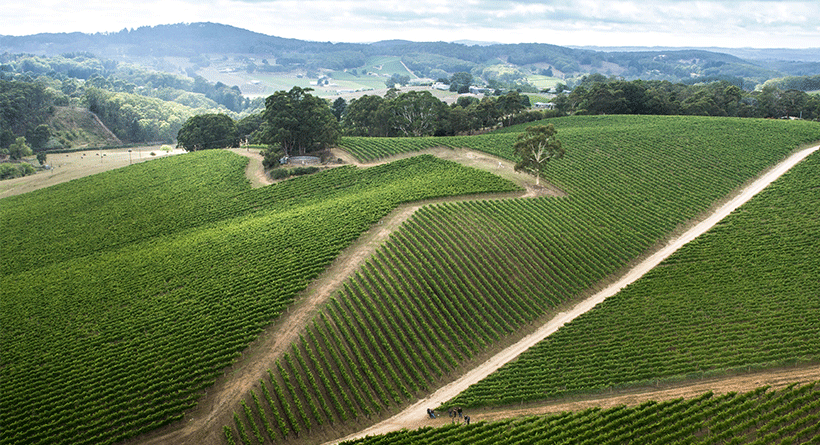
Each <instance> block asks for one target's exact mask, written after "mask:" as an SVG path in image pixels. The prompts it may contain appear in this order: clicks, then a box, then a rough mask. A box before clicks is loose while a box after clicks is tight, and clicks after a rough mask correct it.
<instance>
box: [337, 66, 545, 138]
mask: <svg viewBox="0 0 820 445" xmlns="http://www.w3.org/2000/svg"><path fill="white" fill-rule="evenodd" d="M465 74H466V73H465ZM453 83H455V82H453ZM453 83H451V85H452V84H453ZM455 84H456V85H460V84H458V83H455ZM529 106H530V100H529V97H528V96H526V95H522V94H520V93H518V92H516V91H513V92H510V93H507V94H505V95H501V96H487V97H484V98H483V99H478V98H476V97H472V96H462V97H460V98H458V100H457V101H456V102H455V103H454V104H452V105H451V106H448V105H447V104H445V103H444V102H442V101H441V100H439V99H438V98H436V97H435V96H433V95H432V94H431V93H430V92H429V91H408V92H405V93H398V92H397V91H395V90H390V91H388V92H387V94H386V95H385V96H384V97H382V96H375V95H366V96H362V97H360V98H358V99H353V100H351V101H350V103H349V104H346V105H344V104H340V103H339V100H338V99H337V102H335V103H334V109H335V110H339V109H342V110H343V111H342V112H341V113H337V115H338V116H340V120H341V123H342V129H343V131H344V133H345V134H347V135H351V136H393V137H396V136H446V135H456V134H466V133H471V132H477V131H480V130H483V129H487V128H493V127H496V126H497V125H502V126H508V125H513V124H516V123H521V122H527V121H533V120H538V119H543V118H545V117H549V116H548V115H547V114H546V113H544V112H539V111H529V112H527V111H525V110H526V109H527V108H529Z"/></svg>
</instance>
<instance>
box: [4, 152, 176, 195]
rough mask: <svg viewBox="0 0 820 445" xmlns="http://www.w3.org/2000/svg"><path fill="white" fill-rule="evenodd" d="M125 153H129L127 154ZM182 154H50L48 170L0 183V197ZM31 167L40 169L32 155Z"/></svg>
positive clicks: (47, 160)
mask: <svg viewBox="0 0 820 445" xmlns="http://www.w3.org/2000/svg"><path fill="white" fill-rule="evenodd" d="M128 150H131V151H130V152H129V151H128ZM184 152H185V151H184V150H182V149H175V148H172V149H170V150H165V149H163V146H159V145H155V146H144V147H133V148H130V149H128V148H117V149H106V150H78V151H73V152H69V153H49V154H47V156H46V164H47V165H49V166H50V167H51V168H50V169H48V170H46V169H42V170H39V171H38V172H37V173H36V174H34V175H31V176H24V177H22V178H15V179H10V180H6V181H0V198H5V197H7V196H14V195H20V194H23V193H28V192H30V191H33V190H38V189H41V188H44V187H50V186H52V185H56V184H59V183H62V182H66V181H70V180H72V179H78V178H82V177H85V176H89V175H93V174H97V173H102V172H105V171H108V170H113V169H117V168H122V167H126V166H128V165H131V164H137V163H140V162H145V161H150V160H152V159H158V158H161V157H165V156H168V155H178V154H182V153H184ZM27 162H29V163H30V164H31V165H36V166H39V164H38V163H37V160H36V159H35V158H34V157H33V156H32V157H31V158H29V159H27Z"/></svg>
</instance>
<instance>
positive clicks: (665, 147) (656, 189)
mask: <svg viewBox="0 0 820 445" xmlns="http://www.w3.org/2000/svg"><path fill="white" fill-rule="evenodd" d="M578 119H579V122H575V120H574V119H566V120H561V119H559V120H556V121H555V122H556V127H557V128H558V129H559V137H560V138H561V140H562V142H563V144H564V146H565V147H567V155H566V157H565V159H563V160H562V161H561V162H556V163H554V164H552V165H551V166H550V169H549V172H548V174H547V180H549V181H550V182H552V183H553V184H556V185H558V186H559V187H560V188H561V189H563V190H565V191H567V192H568V194H569V195H568V196H567V197H565V198H536V199H511V200H489V201H473V202H462V203H447V204H437V205H433V206H427V207H423V208H422V209H421V210H420V211H418V212H417V213H416V214H415V215H414V216H413V217H412V218H411V219H410V220H408V221H407V222H405V223H404V224H403V225H402V227H401V228H400V229H399V230H398V231H397V232H396V233H394V234H393V235H392V236H391V238H390V239H389V241H387V242H386V243H385V244H384V245H383V246H382V247H381V248H380V249H379V250H378V251H377V252H376V253H375V254H374V255H373V256H372V257H371V258H370V259H369V260H368V261H367V263H366V264H365V265H364V266H363V267H362V268H361V269H360V270H359V271H358V272H356V273H355V274H354V276H353V277H351V278H350V279H349V280H348V281H347V282H346V284H345V285H344V287H343V289H342V290H341V291H340V292H339V293H338V294H337V295H336V296H335V298H334V299H333V301H332V302H331V303H330V304H328V306H327V307H325V308H324V310H323V311H322V313H321V314H320V315H319V316H317V318H316V319H315V320H314V321H313V323H312V324H310V325H309V326H307V328H306V331H305V333H304V335H303V339H302V341H300V342H298V343H297V344H294V345H292V348H291V349H292V351H293V352H292V354H289V356H288V357H287V359H286V360H285V361H284V362H283V361H281V360H280V362H279V363H278V364H271V368H270V372H269V373H268V375H266V376H264V378H263V379H262V380H261V381H260V383H259V386H258V387H257V388H256V389H254V390H253V391H252V392H251V393H249V394H248V395H247V396H246V397H245V403H246V404H247V405H248V406H254V405H253V404H252V401H253V400H255V399H256V398H262V397H261V395H262V394H264V395H265V396H267V395H270V396H271V397H270V398H269V399H268V398H267V397H265V398H266V399H267V401H268V404H267V405H265V404H264V403H263V404H261V406H258V407H257V408H258V409H256V410H253V409H251V410H250V411H251V412H250V413H248V412H244V411H245V410H244V409H243V408H241V406H240V405H237V410H236V412H237V416H236V418H235V422H234V425H229V426H226V428H228V430H229V431H230V433H228V435H229V436H230V437H234V436H236V435H237V434H240V433H241V431H243V430H244V431H255V430H259V431H265V427H264V426H265V425H268V424H269V425H276V424H277V423H278V424H279V426H280V428H279V429H278V430H276V429H274V431H273V432H274V434H272V435H268V436H267V437H262V439H264V442H267V441H278V440H281V439H282V438H284V437H289V436H293V435H297V434H300V435H301V436H300V437H304V436H305V435H308V436H309V435H310V431H311V430H314V429H320V428H321V426H322V425H325V424H331V423H332V424H334V425H335V428H336V429H337V430H339V428H345V427H344V425H347V429H346V430H352V429H353V428H354V427H353V426H351V424H353V423H355V422H354V420H355V419H360V418H361V417H364V418H371V417H373V416H380V415H382V414H381V413H383V412H384V413H387V412H393V410H394V409H396V408H397V407H399V406H402V405H405V404H407V403H409V401H411V400H414V399H415V398H417V397H420V396H422V395H423V394H425V393H426V392H427V391H429V390H431V389H433V388H434V387H435V386H434V385H435V384H437V383H441V382H443V381H446V380H447V379H448V378H452V376H453V375H454V374H455V373H456V372H457V371H458V370H459V369H460V368H459V367H460V366H462V365H463V364H464V363H465V362H467V361H468V360H470V359H471V358H473V357H476V356H477V355H478V354H480V353H482V352H483V351H486V350H488V349H489V348H491V347H492V346H493V345H495V344H497V342H498V341H499V340H501V339H504V338H508V337H509V336H510V335H513V334H514V333H515V332H516V331H517V330H519V329H521V328H522V327H524V326H526V325H527V324H528V323H531V322H533V321H535V320H537V319H539V318H540V317H542V316H544V315H546V314H550V313H553V312H554V311H555V308H556V307H557V306H559V305H561V304H563V303H565V302H568V301H573V300H575V299H578V298H579V297H581V296H582V295H584V293H585V292H589V289H590V288H591V287H593V286H595V285H596V284H597V283H600V282H601V281H602V280H604V279H606V278H607V277H609V276H611V275H612V274H614V273H616V272H618V271H619V270H623V268H625V267H626V265H628V264H629V263H630V262H631V261H633V260H635V259H636V258H638V257H639V256H640V255H641V254H642V253H643V252H645V251H646V250H647V249H648V248H650V247H651V246H652V245H654V244H656V243H658V242H660V241H661V240H663V239H664V238H665V237H666V236H668V234H669V233H671V232H672V231H674V230H675V229H676V228H677V227H678V226H679V225H681V224H684V223H685V222H686V221H687V220H688V219H690V218H693V217H695V216H696V215H697V214H698V213H700V212H703V211H705V210H706V209H707V208H708V207H709V206H710V205H711V204H712V203H714V202H716V201H718V200H720V199H721V198H722V197H724V196H726V195H727V194H729V193H730V192H732V190H734V189H736V188H737V187H738V186H740V185H741V184H742V183H743V182H744V181H747V180H749V179H751V178H753V177H754V176H756V175H757V174H759V173H760V172H761V171H763V170H764V169H766V168H767V167H768V166H770V165H772V164H774V163H775V162H777V161H778V160H780V159H782V158H783V157H784V156H785V155H786V154H788V153H790V152H791V151H793V150H794V149H795V148H796V147H797V146H798V145H800V144H803V143H806V142H809V141H812V140H817V139H818V138H820V127H818V126H817V125H815V124H810V123H808V124H805V123H804V124H799V125H796V126H789V125H790V123H789V122H778V121H762V120H759V121H756V120H740V119H705V118H685V119H676V118H665V117H638V116H615V117H611V121H610V120H607V119H606V118H596V119H587V118H578ZM562 122H564V123H566V124H568V125H567V126H566V127H565V128H562V127H561V126H560V124H561V123H562ZM501 137H502V138H503V137H506V136H503V135H502V136H501ZM362 139H364V138H362ZM499 140H500V139H499V138H498V137H496V136H493V137H492V138H489V137H485V136H476V137H472V138H464V141H466V142H465V145H466V144H468V143H469V147H470V148H474V149H478V150H481V149H482V147H485V146H489V145H493V144H496V145H495V147H494V150H495V152H497V153H510V148H509V146H502V145H497V144H500V142H499ZM506 140H507V141H508V143H509V144H511V143H512V139H506ZM485 144H486V145H485ZM487 150H489V149H487ZM606 333H607V331H602V332H601V334H602V335H605V334H606ZM288 360H289V361H288ZM297 376H298V377H297ZM300 380H301V381H303V382H311V383H310V384H308V383H305V384H304V385H302V384H299V383H298V382H299V381H300ZM294 381H295V382H296V383H293V382H294ZM288 382H290V384H289V383H288ZM517 383H518V384H520V383H522V382H517ZM521 386H522V387H527V385H521ZM276 388H279V389H280V390H277V389H276ZM282 388H285V390H282ZM494 390H495V391H498V388H497V387H494ZM465 405H466V404H465ZM243 412H244V415H243ZM288 412H291V413H293V415H292V416H289V415H283V414H282V413H288ZM279 420H281V422H280V421H279ZM340 425H342V426H340ZM343 430H344V429H343ZM231 440H233V439H231Z"/></svg>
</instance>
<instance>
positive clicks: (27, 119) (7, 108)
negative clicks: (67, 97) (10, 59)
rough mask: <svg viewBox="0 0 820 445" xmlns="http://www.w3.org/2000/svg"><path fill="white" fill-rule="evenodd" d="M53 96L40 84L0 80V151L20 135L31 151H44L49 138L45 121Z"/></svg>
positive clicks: (50, 109) (53, 104) (51, 105)
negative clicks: (28, 142)
mask: <svg viewBox="0 0 820 445" xmlns="http://www.w3.org/2000/svg"><path fill="white" fill-rule="evenodd" d="M56 96H57V93H55V92H54V91H50V90H48V89H47V88H45V87H44V86H43V85H39V84H36V83H28V82H13V81H8V80H2V79H0V148H8V147H9V146H10V145H11V144H12V143H14V142H15V140H16V139H17V137H21V136H22V137H26V138H27V139H28V140H29V141H30V143H31V144H32V146H33V147H34V148H35V149H41V148H45V146H46V143H47V142H48V140H49V138H50V137H51V131H50V129H49V127H48V125H46V122H47V121H48V118H49V116H50V115H51V113H52V112H53V111H54V106H55V103H56V102H57V97H56Z"/></svg>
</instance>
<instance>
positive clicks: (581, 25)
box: [0, 0, 820, 51]
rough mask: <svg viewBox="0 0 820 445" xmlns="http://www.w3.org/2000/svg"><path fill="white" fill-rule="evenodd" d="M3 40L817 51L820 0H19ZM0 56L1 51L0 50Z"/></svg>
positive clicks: (8, 8) (4, 25) (6, 12)
mask: <svg viewBox="0 0 820 445" xmlns="http://www.w3.org/2000/svg"><path fill="white" fill-rule="evenodd" d="M4 3H5V4H4V5H3V7H2V8H0V35H29V34H37V33H43V32H74V31H80V32H87V33H95V32H116V31H120V30H122V29H123V28H138V27H140V26H154V25H162V24H175V23H193V22H214V23H223V24H227V25H232V26H237V27H240V28H245V29H249V30H252V31H256V32H260V33H264V34H268V35H273V36H278V37H288V38H297V39H304V40H315V41H333V42H373V41H378V40H387V39H406V40H413V41H457V40H473V41H488V42H499V43H532V42H537V43H551V44H556V45H562V46H570V45H573V46H574V45H598V46H624V45H633V46H721V47H734V48H740V47H752V48H820V0H805V1H804V0H784V1H778V0H769V1H747V0H740V1H729V0H686V1H683V0H681V1H678V0H671V1H661V0H638V1H626V0H609V1H604V0H601V1H598V0H595V1H593V0H556V1H528V0H513V1H500V0H459V1H450V0H435V1H432V0H410V1H406V0H403V1H401V0H397V1H390V2H382V1H372V0H335V1H330V0H139V1H137V0H118V1H111V0H73V1H66V0H18V1H13V2H4ZM0 51H2V48H0Z"/></svg>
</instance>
